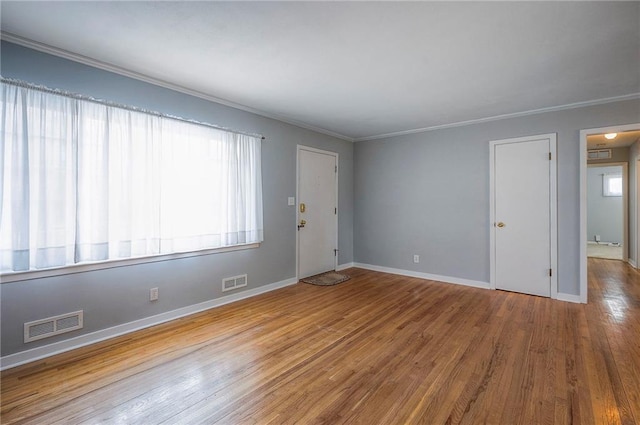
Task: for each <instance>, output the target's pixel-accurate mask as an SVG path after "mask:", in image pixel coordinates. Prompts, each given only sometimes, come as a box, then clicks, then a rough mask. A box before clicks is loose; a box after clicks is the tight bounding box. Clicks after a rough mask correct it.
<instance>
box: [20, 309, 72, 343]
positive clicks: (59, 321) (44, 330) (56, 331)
mask: <svg viewBox="0 0 640 425" xmlns="http://www.w3.org/2000/svg"><path fill="white" fill-rule="evenodd" d="M83 315H84V312H83V310H80V311H74V312H73V313H66V314H61V315H59V316H54V317H48V318H46V319H40V320H34V321H33V322H27V323H25V324H24V342H32V341H37V340H39V339H42V338H49V337H51V336H54V335H60V334H63V333H66V332H71V331H75V330H76V329H82V321H83Z"/></svg>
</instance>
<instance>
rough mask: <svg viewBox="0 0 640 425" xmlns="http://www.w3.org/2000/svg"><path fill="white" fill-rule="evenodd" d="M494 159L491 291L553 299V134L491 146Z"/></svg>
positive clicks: (494, 143) (502, 142) (499, 142)
mask: <svg viewBox="0 0 640 425" xmlns="http://www.w3.org/2000/svg"><path fill="white" fill-rule="evenodd" d="M492 159H493V161H492V162H493V164H492V168H493V169H492V171H493V172H492V177H493V179H492V195H493V196H492V198H493V199H492V201H493V207H494V208H493V212H492V219H493V220H492V221H493V227H492V234H493V235H492V236H493V238H492V240H493V245H494V246H493V258H492V266H493V267H492V276H491V280H492V282H491V283H492V286H493V287H495V288H496V289H504V290H508V291H515V292H522V293H525V294H532V295H540V296H544V297H549V296H551V295H554V296H555V295H556V292H557V291H553V292H554V293H553V294H552V288H553V287H554V286H553V282H555V281H556V279H555V276H553V275H554V274H555V272H554V271H553V268H554V266H555V248H554V247H555V238H556V236H555V235H556V232H555V216H556V214H555V201H554V198H555V134H554V135H545V136H536V137H528V138H520V139H511V140H507V141H498V142H493V143H492Z"/></svg>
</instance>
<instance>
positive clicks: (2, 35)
mask: <svg viewBox="0 0 640 425" xmlns="http://www.w3.org/2000/svg"><path fill="white" fill-rule="evenodd" d="M0 39H2V40H5V41H8V42H10V43H14V44H18V45H20V46H24V47H28V48H30V49H33V50H37V51H39V52H43V53H48V54H51V55H54V56H58V57H62V58H65V59H69V60H72V61H74V62H79V63H82V64H84V65H88V66H92V67H94V68H98V69H102V70H105V71H109V72H113V73H115V74H119V75H123V76H125V77H129V78H133V79H135V80H139V81H144V82H146V83H150V84H154V85H156V86H160V87H164V88H167V89H170V90H174V91H177V92H180V93H184V94H188V95H190V96H194V97H198V98H201V99H204V100H208V101H210V102H215V103H220V104H222V105H225V106H229V107H231V108H235V109H240V110H242V111H246V112H250V113H252V114H256V115H260V116H263V117H266V118H271V119H274V120H278V121H282V122H285V123H287V124H291V125H295V126H297V127H301V128H304V129H307V130H311V131H315V132H318V133H321V134H326V135H328V136H332V137H336V138H338V139H342V140H346V141H348V142H365V141H369V140H379V139H388V138H391V137H397V136H406V135H409V134H417V133H425V132H428V131H434V130H442V129H446V128H455V127H463V126H467V125H472V124H481V123H485V122H490V121H498V120H503V119H508V118H517V117H524V116H528V115H535V114H543V113H545V112H554V111H561V110H564V109H574V108H583V107H586V106H594V105H602V104H605V103H612V102H620V101H624V100H633V99H640V93H632V94H628V95H625V96H616V97H609V98H605V99H595V100H590V101H586V102H576V103H570V104H567V105H559V106H551V107H548V108H540V109H534V110H530V111H522V112H514V113H510V114H503V115H496V116H493V117H485V118H478V119H474V120H468V121H460V122H452V123H449V124H442V125H435V126H432V127H423V128H416V129H411V130H404V131H397V132H393V133H386V134H376V135H372V136H366V137H358V138H353V137H349V136H345V135H343V134H339V133H335V132H333V131H330V130H327V129H324V128H319V127H316V126H313V125H310V124H307V123H303V122H298V121H296V120H291V119H288V118H286V117H282V116H280V115H275V114H270V113H268V112H265V111H260V110H257V109H254V108H251V107H248V106H245V105H240V104H238V103H234V102H230V101H228V100H225V99H220V98H218V97H214V96H210V95H208V94H205V93H201V92H198V91H195V90H191V89H188V88H186V87H182V86H179V85H176V84H172V83H169V82H166V81H162V80H159V79H156V78H151V77H148V76H146V75H142V74H139V73H137V72H132V71H129V70H127V69H124V68H121V67H118V66H113V65H110V64H108V63H105V62H101V61H98V60H95V59H92V58H89V57H87V56H83V55H79V54H76V53H73V52H69V51H67V50H63V49H59V48H57V47H53V46H49V45H47V44H44V43H39V42H37V41H33V40H29V39H26V38H23V37H20V36H17V35H14V34H10V33H7V32H5V31H0Z"/></svg>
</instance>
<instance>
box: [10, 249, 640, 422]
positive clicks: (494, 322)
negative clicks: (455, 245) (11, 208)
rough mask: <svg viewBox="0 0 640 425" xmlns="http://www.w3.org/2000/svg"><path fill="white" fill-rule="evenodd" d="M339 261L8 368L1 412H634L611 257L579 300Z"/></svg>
mask: <svg viewBox="0 0 640 425" xmlns="http://www.w3.org/2000/svg"><path fill="white" fill-rule="evenodd" d="M346 272H347V273H348V274H350V275H351V276H352V279H351V280H350V281H348V282H346V283H343V284H340V285H337V286H333V287H317V286H311V285H307V284H302V283H300V284H297V285H294V286H290V287H287V288H284V289H281V290H278V291H274V292H271V293H268V294H264V295H261V296H258V297H255V298H251V299H248V300H244V301H240V302H237V303H234V304H231V305H227V306H224V307H221V308H217V309H214V310H210V311H208V312H204V313H200V314H197V315H193V316H190V317H187V318H183V319H179V320H176V321H173V322H170V323H166V324H163V325H159V326H155V327H153V328H149V329H146V330H143V331H139V332H136V333H133V334H129V335H125V336H122V337H119V338H116V339H112V340H110V341H105V342H103V343H99V344H96V345H93V346H91V347H86V348H82V349H79V350H75V351H73V352H69V353H64V354H61V355H58V356H55V357H51V358H49V359H46V360H43V361H39V362H34V363H31V364H28V365H24V366H20V367H17V368H14V369H10V370H7V371H5V372H3V373H2V375H1V379H2V381H1V385H2V389H1V395H2V399H1V402H2V407H1V415H2V416H1V419H2V423H6V424H14V423H19V424H52V423H65V424H85V423H87V424H94V423H107V424H111V423H113V424H116V423H118V424H119V423H123V424H216V423H221V424H342V423H349V424H367V425H371V424H506V425H511V424H514V425H515V424H528V425H529V424H597V425H600V424H628V425H631V424H638V423H640V274H639V273H638V272H637V271H635V270H634V269H632V268H631V267H629V266H628V265H626V264H624V263H623V262H621V261H615V260H600V259H589V290H590V291H589V296H590V303H589V304H588V305H578V304H571V303H566V302H561V301H553V300H550V299H545V298H539V297H533V296H527V295H520V294H515V293H508V292H501V291H488V290H482V289H474V288H468V287H463V286H456V285H451V284H444V283H438V282H432V281H425V280H421V279H414V278H407V277H401V276H395V275H390V274H384V273H378V272H372V271H367V270H361V269H350V270H348V271H346Z"/></svg>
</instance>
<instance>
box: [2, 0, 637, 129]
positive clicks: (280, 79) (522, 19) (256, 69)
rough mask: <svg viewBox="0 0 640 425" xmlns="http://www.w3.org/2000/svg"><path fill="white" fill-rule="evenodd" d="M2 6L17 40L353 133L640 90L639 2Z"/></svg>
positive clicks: (437, 123)
mask: <svg viewBox="0 0 640 425" xmlns="http://www.w3.org/2000/svg"><path fill="white" fill-rule="evenodd" d="M0 3H1V6H0V7H1V13H2V18H1V24H0V25H1V27H0V28H1V29H2V31H3V32H6V33H8V34H13V35H16V36H19V37H21V38H24V39H27V40H32V41H35V42H38V43H42V44H44V45H47V46H53V47H55V48H59V49H63V50H66V51H68V52H72V53H75V54H79V55H83V56H86V57H89V58H92V59H95V60H98V61H101V62H104V63H106V64H110V65H112V66H115V67H119V68H122V69H123V70H127V71H133V72H135V73H139V74H143V75H145V76H148V77H151V78H153V79H157V80H160V81H163V82H166V83H170V84H174V85H178V86H181V87H184V88H187V89H190V90H193V91H197V92H199V93H201V94H203V95H206V96H210V97H215V98H218V99H224V100H226V101H228V102H232V103H234V104H238V105H242V106H243V107H247V108H250V109H253V110H257V111H259V112H260V113H264V114H266V115H268V116H277V117H280V118H282V119H283V120H285V121H289V122H298V123H301V124H302V125H304V126H307V127H311V128H318V129H321V130H322V131H325V132H327V133H335V134H338V135H341V136H343V137H344V138H346V139H355V140H363V139H367V138H374V137H375V136H380V135H384V134H390V133H402V132H411V131H412V130H417V129H424V128H432V127H441V126H448V125H452V124H456V123H462V122H466V121H475V120H483V119H488V118H492V117H497V116H501V115H505V114H519V113H524V112H527V111H535V110H539V109H547V108H552V109H553V108H555V107H562V106H565V105H572V104H576V103H577V104H583V103H587V104H588V103H592V102H593V101H598V100H602V99H609V100H611V99H610V98H631V97H636V96H637V94H638V93H639V92H640V25H639V17H640V3H639V2H604V3H600V2H551V3H549V2H508V3H506V2H486V3H485V2H474V3H466V2H465V3H461V2H437V3H431V2H304V3H303V2H188V1H187V2H119V1H110V2H12V1H6V0H3V1H2V2H0ZM5 35H6V34H5Z"/></svg>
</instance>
